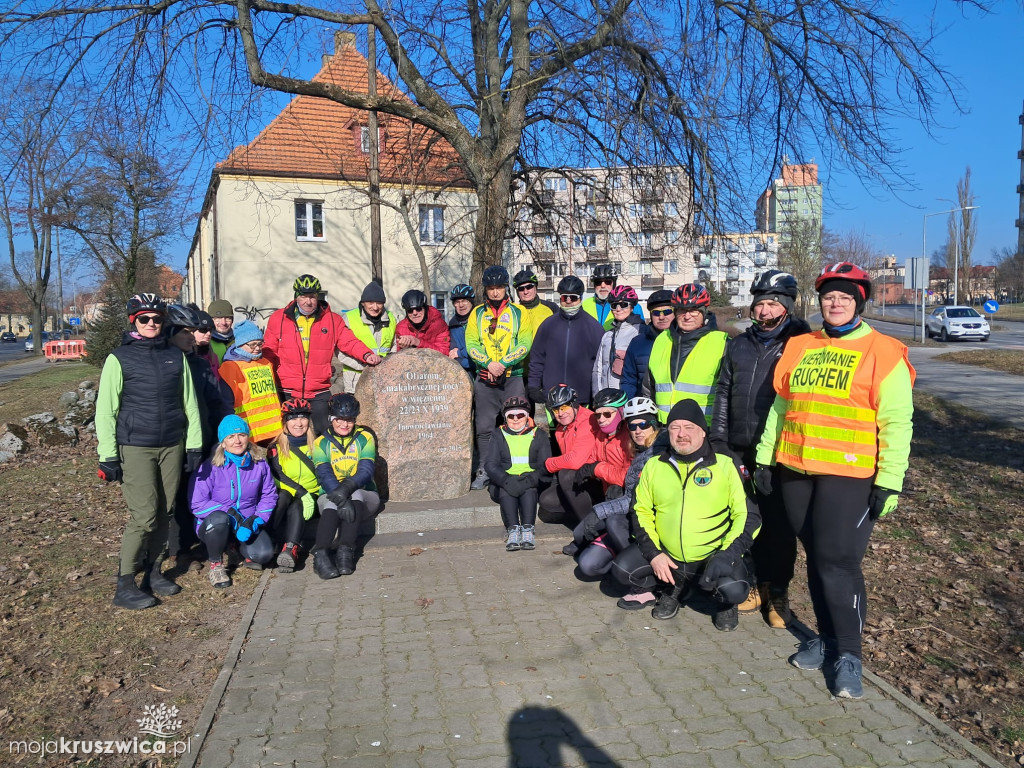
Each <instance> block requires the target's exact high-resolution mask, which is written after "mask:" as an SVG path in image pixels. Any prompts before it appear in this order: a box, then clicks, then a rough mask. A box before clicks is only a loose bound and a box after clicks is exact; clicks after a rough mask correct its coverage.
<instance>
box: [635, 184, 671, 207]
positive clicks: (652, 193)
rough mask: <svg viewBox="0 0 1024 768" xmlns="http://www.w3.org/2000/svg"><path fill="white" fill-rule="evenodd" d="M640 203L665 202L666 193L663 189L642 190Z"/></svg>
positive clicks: (658, 203)
mask: <svg viewBox="0 0 1024 768" xmlns="http://www.w3.org/2000/svg"><path fill="white" fill-rule="evenodd" d="M640 202H641V203H645V204H651V205H654V204H657V205H660V204H661V203H663V202H665V192H664V190H661V189H650V188H647V189H641V190H640Z"/></svg>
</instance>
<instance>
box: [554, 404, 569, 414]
mask: <svg viewBox="0 0 1024 768" xmlns="http://www.w3.org/2000/svg"><path fill="white" fill-rule="evenodd" d="M571 411H572V406H571V405H560V406H558V407H557V408H552V409H551V412H552V413H553V414H555V416H558V415H560V414H563V413H566V412H571Z"/></svg>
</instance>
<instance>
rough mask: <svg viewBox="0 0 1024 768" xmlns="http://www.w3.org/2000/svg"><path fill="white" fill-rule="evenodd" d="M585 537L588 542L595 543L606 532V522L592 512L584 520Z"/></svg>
mask: <svg viewBox="0 0 1024 768" xmlns="http://www.w3.org/2000/svg"><path fill="white" fill-rule="evenodd" d="M582 525H583V536H584V537H585V538H586V539H587V541H593V540H594V539H596V538H597V537H598V536H600V535H601V533H602V532H603V531H604V521H603V520H602V519H601V518H600V517H598V516H597V512H591V513H590V514H589V515H587V516H586V517H584V518H583V523H582Z"/></svg>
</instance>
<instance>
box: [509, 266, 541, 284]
mask: <svg viewBox="0 0 1024 768" xmlns="http://www.w3.org/2000/svg"><path fill="white" fill-rule="evenodd" d="M539 282H540V278H539V277H537V273H536V272H534V271H533V270H532V269H530V268H529V267H527V268H526V269H521V270H519V271H518V272H516V276H515V277H513V278H512V285H514V286H515V287H516V288H518V287H519V286H521V285H537V284H538V283H539Z"/></svg>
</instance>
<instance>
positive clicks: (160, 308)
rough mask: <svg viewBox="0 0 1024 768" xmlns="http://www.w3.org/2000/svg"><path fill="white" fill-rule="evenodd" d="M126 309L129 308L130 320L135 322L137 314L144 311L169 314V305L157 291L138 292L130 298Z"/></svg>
mask: <svg viewBox="0 0 1024 768" xmlns="http://www.w3.org/2000/svg"><path fill="white" fill-rule="evenodd" d="M125 309H126V310H128V320H129V321H130V322H133V323H134V322H135V316H136V315H141V314H142V313H143V312H149V313H152V314H156V315H164V314H167V305H166V304H165V303H164V300H163V299H161V298H160V297H159V296H157V295H156V294H155V293H136V294H135V295H134V296H132V297H131V298H130V299H128V302H127V303H126V304H125Z"/></svg>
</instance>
